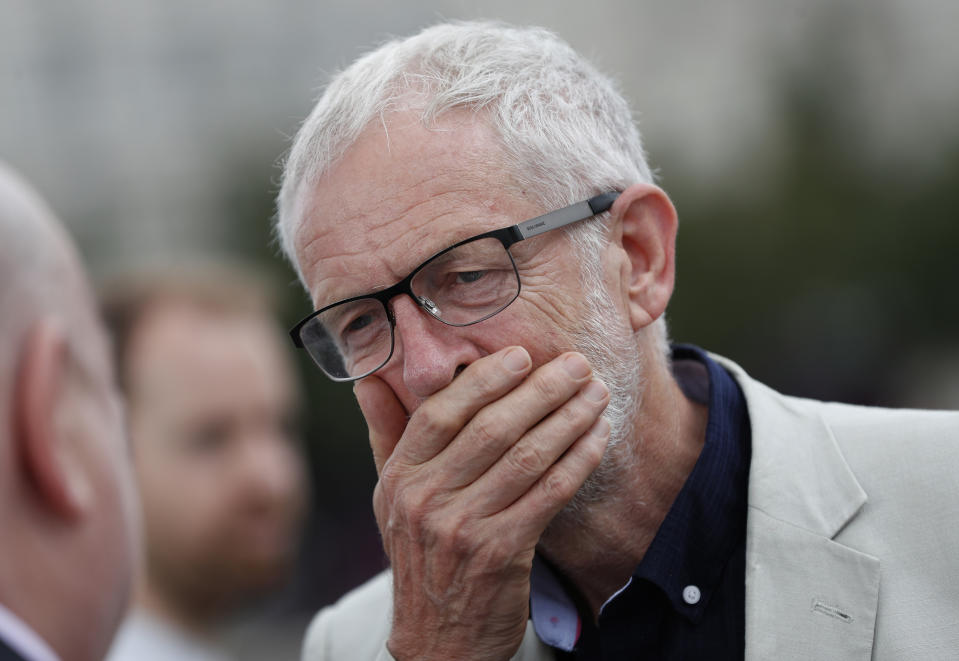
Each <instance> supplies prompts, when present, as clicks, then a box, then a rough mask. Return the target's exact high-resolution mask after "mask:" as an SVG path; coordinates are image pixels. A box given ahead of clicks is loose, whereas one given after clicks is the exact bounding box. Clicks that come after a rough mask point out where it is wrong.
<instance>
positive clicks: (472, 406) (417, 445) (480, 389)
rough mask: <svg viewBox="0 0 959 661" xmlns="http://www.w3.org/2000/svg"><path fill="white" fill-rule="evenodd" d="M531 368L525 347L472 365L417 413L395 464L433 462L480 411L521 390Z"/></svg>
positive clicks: (507, 350) (406, 433)
mask: <svg viewBox="0 0 959 661" xmlns="http://www.w3.org/2000/svg"><path fill="white" fill-rule="evenodd" d="M531 366H532V361H531V360H530V357H529V354H528V353H527V352H526V349H523V348H522V347H508V348H506V349H503V350H501V351H498V352H496V353H494V354H491V355H490V356H487V357H486V358H483V359H480V360H477V361H475V362H474V363H472V364H471V365H470V366H469V367H467V368H466V370H465V371H464V372H463V373H462V374H461V375H460V376H459V377H457V378H456V379H454V380H453V382H452V383H451V384H450V385H449V386H447V387H446V388H445V389H444V390H442V391H440V392H438V393H436V394H435V395H433V396H432V397H431V398H429V399H428V400H426V401H425V402H424V403H423V404H422V405H421V406H420V407H419V408H418V409H417V410H416V412H415V413H414V414H413V416H412V417H411V418H410V421H409V423H408V424H407V426H406V432H405V436H404V438H403V443H402V444H401V445H400V446H399V447H397V456H396V457H394V460H396V461H398V462H402V463H403V464H406V465H419V464H423V463H426V462H427V461H429V460H431V459H433V458H434V457H435V456H436V455H437V454H439V453H440V452H441V451H443V450H444V449H445V448H446V446H447V445H449V443H450V441H452V440H453V438H455V437H456V436H457V434H460V432H461V431H462V430H463V428H464V427H465V426H466V425H467V423H469V422H470V421H471V420H472V418H473V417H474V416H475V415H476V413H477V412H478V411H479V410H480V409H482V408H483V407H485V406H487V405H488V404H490V403H492V402H495V401H497V400H499V399H500V398H501V397H503V395H505V394H506V393H508V392H510V391H511V390H512V389H514V388H515V387H516V386H518V385H519V384H520V383H521V382H522V381H523V379H524V378H526V375H527V374H528V373H529V370H530V368H531ZM365 411H366V409H364V413H365Z"/></svg>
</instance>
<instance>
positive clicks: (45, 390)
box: [13, 320, 93, 520]
mask: <svg viewBox="0 0 959 661" xmlns="http://www.w3.org/2000/svg"><path fill="white" fill-rule="evenodd" d="M23 349H24V350H23V351H22V352H21V358H20V363H19V366H18V369H17V381H16V383H15V384H14V385H15V387H14V398H13V420H14V443H15V447H16V449H17V454H18V455H19V456H18V458H19V460H20V465H21V468H22V469H23V470H24V472H25V475H26V478H27V480H28V481H29V483H30V484H31V485H32V486H33V488H34V490H35V493H36V495H37V499H38V502H39V503H40V504H41V505H42V506H45V507H46V509H47V510H48V511H50V512H52V513H54V514H55V515H56V516H59V517H61V518H66V519H69V520H75V519H77V518H79V517H80V516H81V515H82V514H83V513H84V512H85V511H86V510H87V509H88V508H89V507H90V506H91V505H92V496H93V491H92V484H91V482H90V476H89V475H88V474H87V472H86V466H85V465H84V463H83V461H82V460H81V458H80V457H79V455H80V454H81V452H82V450H81V449H80V448H78V447H76V443H77V441H78V440H79V439H77V438H76V437H75V435H74V434H72V433H71V432H70V429H71V420H70V417H71V416H70V413H71V403H72V400H71V397H72V396H73V393H72V392H70V390H71V384H70V381H71V379H70V370H71V364H70V360H71V358H70V354H69V351H70V349H69V347H68V346H67V342H66V336H65V334H64V333H63V331H62V330H61V329H60V327H59V326H57V325H56V324H54V323H52V322H51V321H49V320H45V321H41V322H38V323H37V324H35V325H34V326H33V327H32V328H31V329H30V330H29V331H28V332H27V336H26V340H25V341H24V343H23ZM73 422H78V421H73Z"/></svg>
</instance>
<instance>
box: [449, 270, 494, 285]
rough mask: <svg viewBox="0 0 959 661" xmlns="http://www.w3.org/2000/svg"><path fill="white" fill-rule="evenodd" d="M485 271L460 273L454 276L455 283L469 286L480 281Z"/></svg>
mask: <svg viewBox="0 0 959 661" xmlns="http://www.w3.org/2000/svg"><path fill="white" fill-rule="evenodd" d="M486 273H487V272H486V271H461V272H460V273H457V274H456V281H457V282H461V283H464V284H470V283H473V282H476V281H477V280H480V279H481V278H482V277H483V276H485V275H486Z"/></svg>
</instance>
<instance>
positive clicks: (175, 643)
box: [106, 610, 231, 661]
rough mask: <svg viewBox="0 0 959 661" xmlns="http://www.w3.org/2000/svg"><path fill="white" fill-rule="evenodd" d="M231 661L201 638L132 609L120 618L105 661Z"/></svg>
mask: <svg viewBox="0 0 959 661" xmlns="http://www.w3.org/2000/svg"><path fill="white" fill-rule="evenodd" d="M170 659H177V661H231V659H230V657H229V656H227V655H226V654H224V653H223V652H222V651H220V650H218V649H216V648H215V647H213V646H212V645H210V644H208V643H206V642H205V641H201V640H198V639H196V638H194V637H192V636H190V635H188V634H186V633H185V632H182V631H180V630H178V629H175V628H174V627H172V626H170V625H168V624H166V623H164V622H162V621H160V620H159V619H157V618H155V617H152V616H151V615H148V614H146V613H144V612H142V611H140V610H133V611H131V612H130V614H129V615H128V616H127V618H126V620H124V622H123V625H122V626H121V627H120V630H119V631H118V632H117V636H116V638H115V639H114V641H113V646H112V647H111V648H110V653H109V654H108V655H107V658H106V661H169V660H170Z"/></svg>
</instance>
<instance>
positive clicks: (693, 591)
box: [683, 585, 702, 606]
mask: <svg viewBox="0 0 959 661" xmlns="http://www.w3.org/2000/svg"><path fill="white" fill-rule="evenodd" d="M701 596H702V593H701V592H700V591H699V588H698V587H696V586H695V585H687V586H686V587H685V588H683V601H685V602H686V603H687V604H689V605H690V606H695V605H696V604H698V603H699V598H700V597H701Z"/></svg>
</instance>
